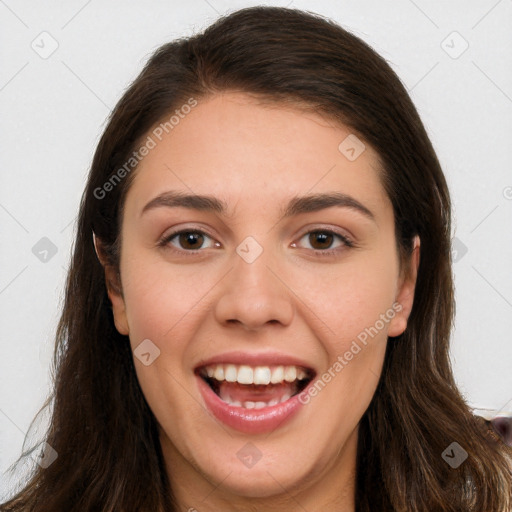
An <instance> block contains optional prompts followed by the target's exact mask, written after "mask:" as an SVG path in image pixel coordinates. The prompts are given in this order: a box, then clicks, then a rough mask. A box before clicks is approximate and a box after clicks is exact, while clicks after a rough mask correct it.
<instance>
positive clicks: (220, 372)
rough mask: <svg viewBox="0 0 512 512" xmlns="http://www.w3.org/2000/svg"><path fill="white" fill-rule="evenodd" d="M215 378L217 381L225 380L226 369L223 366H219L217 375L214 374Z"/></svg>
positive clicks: (216, 370) (216, 371)
mask: <svg viewBox="0 0 512 512" xmlns="http://www.w3.org/2000/svg"><path fill="white" fill-rule="evenodd" d="M213 376H214V377H215V378H216V379H217V380H224V367H223V366H222V365H221V364H219V365H217V368H215V373H214V374H213Z"/></svg>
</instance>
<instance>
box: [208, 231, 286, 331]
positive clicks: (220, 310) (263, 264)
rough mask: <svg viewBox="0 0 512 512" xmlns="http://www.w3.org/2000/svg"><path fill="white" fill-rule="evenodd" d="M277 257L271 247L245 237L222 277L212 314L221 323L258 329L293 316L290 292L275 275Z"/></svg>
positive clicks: (276, 271)
mask: <svg viewBox="0 0 512 512" xmlns="http://www.w3.org/2000/svg"><path fill="white" fill-rule="evenodd" d="M278 267H279V265H278V264H277V258H276V257H275V255H274V254H273V252H272V249H271V248H270V247H263V245H262V244H261V243H260V242H258V241H257V240H256V238H254V237H252V236H249V237H246V238H245V239H244V240H243V241H242V242H241V243H240V244H239V245H238V246H237V247H236V251H235V253H234V254H233V266H232V269H231V271H230V272H229V273H228V274H227V276H226V278H225V280H224V288H223V290H222V293H221V295H220V297H219V300H218V301H217V304H216V307H215V314H216V317H217V320H218V321H219V322H221V323H227V322H231V323H239V324H242V325H243V326H244V327H245V328H247V329H257V328H258V327H260V326H263V325H265V324H267V323H270V322H272V323H275V322H276V321H277V322H279V323H281V324H283V325H287V324H289V323H290V322H291V319H292V316H293V302H292V296H291V295H292V294H291V292H290V291H289V290H288V289H287V288H286V286H285V285H284V284H283V282H282V281H281V280H280V279H278V278H277V276H276V275H275V274H276V273H278V270H277V268H278Z"/></svg>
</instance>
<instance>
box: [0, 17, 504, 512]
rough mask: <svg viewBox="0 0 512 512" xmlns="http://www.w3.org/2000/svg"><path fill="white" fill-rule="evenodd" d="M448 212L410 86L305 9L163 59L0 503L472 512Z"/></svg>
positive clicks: (470, 420) (153, 63) (495, 459)
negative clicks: (49, 398) (39, 423)
mask: <svg viewBox="0 0 512 512" xmlns="http://www.w3.org/2000/svg"><path fill="white" fill-rule="evenodd" d="M450 209H451V205H450V198H449V193H448V190H447V186H446V181H445V178H444V176H443V173H442V170H441V168H440V165H439V162H438V159H437V157H436V155H435V152H434V150H433V148H432V145H431V143H430V141H429V139H428V136H427V134H426V132H425V129H424V127H423V125H422V122H421V120H420V118H419V116H418V114H417V111H416V110H415V108H414V106H413V104H412V102H411V100H410V98H409V97H408V95H407V93H406V91H405V89H404V87H403V86H402V84H401V83H400V80H399V79H398V78H397V76H396V75H395V73H394V72H393V71H392V70H391V68H390V67H389V65H388V64H387V63H386V62H385V61H384V60H383V59H382V58H381V57H380V56H378V55H377V54H376V53H375V52H374V51H373V50H372V49H371V48H370V47H369V46H367V45H366V44H365V43H364V42H362V41H361V40H359V39H358V38H356V37H355V36H353V35H351V34H349V33H348V32H346V31H345V30H343V29H342V28H341V27H339V26H338V25H336V24H334V23H333V22H330V21H328V20H325V19H323V18H321V17H320V16H317V15H311V14H307V13H304V12H301V11H297V10H291V9H285V8H276V7H255V8H248V9H243V10H240V11H237V12H235V13H233V14H231V15H229V16H227V17H224V18H222V19H220V20H219V21H217V22H216V23H215V24H214V25H212V26H211V27H209V28H208V29H207V30H206V31H205V32H204V33H202V34H199V35H195V36H193V37H191V38H187V39H181V40H179V41H176V42H172V43H169V44H167V45H164V46H163V47H161V48H160V49H159V50H158V51H157V52H156V53H155V54H154V55H153V57H152V58H151V59H150V61H149V62H148V64H147V65H146V67H145V68H144V70H143V71H142V73H141V74H140V75H139V77H138V78H137V79H136V80H135V81H134V83H133V84H132V85H131V87H130V88H129V89H128V90H127V91H126V93H125V94H124V95H123V97H122V98H121V100H120V102H119V103H118V104H117V106H116V107H115V109H114V111H113V112H112V114H111V118H110V121H109V123H108V126H107V128H106V130H105V132H104V134H103V136H102V138H101V140H100V142H99V145H98V148H97V150H96V153H95V156H94V160H93V163H92V168H91V172H90V175H89V180H88V183H87V187H86V190H85V192H84V195H83V199H82V203H81V207H80V216H79V224H78V234H77V239H76V244H75V249H74V255H73V260H72V265H71V269H70V273H69V277H68V282H67V290H66V302H65V305H64V311H63V314H62V318H61V320H60V324H59V327H58V333H57V348H56V361H55V362H56V365H57V373H56V382H55V396H54V402H53V417H52V421H51V425H50V430H49V432H48V435H47V438H46V444H44V445H43V447H42V451H41V457H42V460H43V461H45V463H43V464H41V463H40V465H39V467H37V470H36V471H35V472H34V474H33V477H32V479H31V480H30V482H29V483H28V484H27V485H26V487H25V488H24V489H23V490H22V491H21V492H20V493H19V494H18V495H17V496H15V497H14V498H13V499H12V500H11V501H9V502H8V503H6V504H4V505H3V506H2V507H1V510H2V511H18V510H19V511H21V510H31V511H42V510H45V511H57V510H58V511H60V510H67V511H75V510H76V511H78V510H80V511H92V510H94V511H107V510H108V511H123V512H127V511H132V510H133V511H138V512H141V511H148V512H149V511H155V510H160V511H178V510H179V511H182V510H189V511H193V510H197V511H199V512H202V511H214V510H215V511H217V510H222V511H231V510H238V511H242V510H243V511H248V510H261V511H273V510H280V511H287V510H290V511H291V510H294V511H295V510H308V511H310V512H313V511H319V510H333V511H337V510H340V511H341V510H343V511H358V512H362V511H365V512H366V511H377V510H378V511H408V512H410V511H417V512H419V511H424V512H426V511H429V512H431V511H454V512H455V511H457V512H461V511H489V512H505V511H509V510H510V507H511V494H512V492H511V489H512V476H511V469H510V461H511V450H510V448H509V447H507V446H506V445H505V444H504V443H503V442H501V441H500V440H499V439H498V438H496V437H495V436H492V434H491V432H489V431H488V429H486V428H485V424H484V422H483V420H481V419H480V420H481V421H480V420H479V418H477V417H475V416H473V415H472V414H471V412H470V410H469V409H468V406H467V404H466V403H465V402H464V400H463V398H462V397H461V394H460V393H459V391H458V389H457V387H456V385H455V382H454V379H453V375H452V371H451V367H450V361H449V355H448V349H449V336H450V329H451V326H452V319H453V310H454V297H453V282H452V271H451V259H450V258H451V257H450V235H451V219H450Z"/></svg>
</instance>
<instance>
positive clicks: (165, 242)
mask: <svg viewBox="0 0 512 512" xmlns="http://www.w3.org/2000/svg"><path fill="white" fill-rule="evenodd" d="M183 233H199V234H201V235H206V236H207V237H208V238H213V237H211V236H210V235H209V234H208V233H206V232H205V231H202V230H201V229H181V230H179V231H173V232H172V233H169V234H168V235H166V236H165V237H163V238H162V239H161V240H160V241H159V242H158V246H159V247H163V248H166V249H170V250H171V251H173V252H176V253H184V252H186V253H191V254H197V253H199V252H201V251H202V249H195V250H183V249H182V250H180V249H175V248H174V247H173V246H170V245H169V244H170V242H171V240H172V239H173V238H175V237H176V236H178V235H181V234H183ZM310 233H322V234H329V235H334V236H335V237H338V238H339V239H340V240H341V242H343V246H341V247H337V248H336V249H325V250H323V249H311V250H312V251H313V254H314V255H315V256H318V257H325V256H333V255H335V254H339V252H340V250H343V248H353V247H356V245H355V243H354V242H353V241H352V240H350V239H349V238H348V237H346V236H345V235H342V234H341V233H337V232H336V231H332V230H330V229H313V230H311V231H307V232H306V233H304V234H303V235H301V236H300V238H299V240H300V239H302V238H304V236H305V235H309V234H310Z"/></svg>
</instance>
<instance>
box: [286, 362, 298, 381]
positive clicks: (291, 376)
mask: <svg viewBox="0 0 512 512" xmlns="http://www.w3.org/2000/svg"><path fill="white" fill-rule="evenodd" d="M296 378H297V368H295V366H287V367H286V368H285V369H284V380H285V381H286V382H293V381H294V380H295V379H296Z"/></svg>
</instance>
